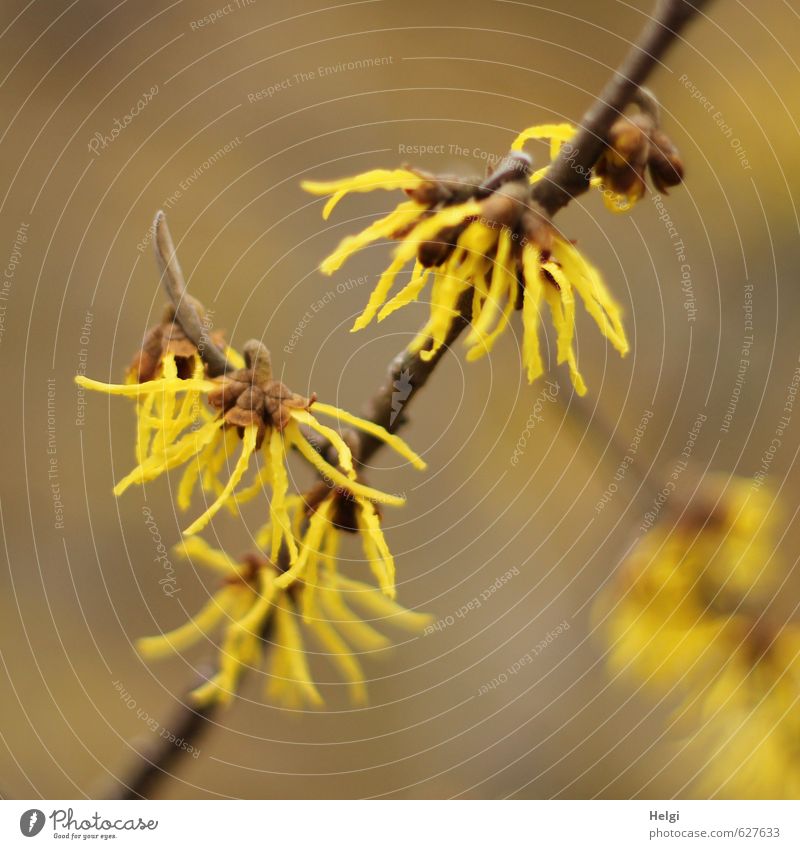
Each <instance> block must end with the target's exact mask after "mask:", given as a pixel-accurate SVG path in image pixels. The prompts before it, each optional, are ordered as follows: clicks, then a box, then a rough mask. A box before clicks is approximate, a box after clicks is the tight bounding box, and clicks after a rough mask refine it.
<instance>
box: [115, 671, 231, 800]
mask: <svg viewBox="0 0 800 849" xmlns="http://www.w3.org/2000/svg"><path fill="white" fill-rule="evenodd" d="M211 674H213V673H212V672H210V671H209V673H208V675H204V676H203V677H202V681H203V682H205V681H206V680H207V679H208V677H209V675H211ZM190 698H191V697H190V695H189V694H188V693H187V694H186V696H185V698H184V702H183V704H182V705H181V707H180V708H179V709H178V710H177V711H176V713H175V717H174V721H173V722H172V724H171V726H170V727H169V728H167V726H165V728H166V729H167V730H169V731H170V732H171V735H172V739H167V738H160V739H158V740H156V741H152V742H151V741H148V744H147V745H146V746H143V747H142V749H141V750H140V752H139V758H140V761H139V763H137V764H136V766H134V768H133V769H132V770H131V774H130V776H129V777H128V778H126V779H125V780H124V781H121V782H120V785H119V788H118V791H117V794H116V796H115V798H117V799H152V798H153V791H154V790H156V789H157V788H158V785H159V784H160V783H161V782H162V781H163V780H164V779H167V778H170V777H171V776H172V768H173V767H175V766H177V765H178V764H179V763H180V762H181V760H182V756H183V755H185V754H186V752H187V751H188V746H192V748H193V749H198V742H199V740H200V739H201V738H202V737H203V735H204V733H205V732H206V731H207V730H208V729H209V728H210V726H211V724H212V723H211V720H212V717H213V715H214V713H215V712H216V705H215V704H214V703H212V704H210V705H207V706H205V707H196V706H192V705H191V704H189V700H190Z"/></svg>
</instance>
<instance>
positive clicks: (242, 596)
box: [138, 537, 430, 708]
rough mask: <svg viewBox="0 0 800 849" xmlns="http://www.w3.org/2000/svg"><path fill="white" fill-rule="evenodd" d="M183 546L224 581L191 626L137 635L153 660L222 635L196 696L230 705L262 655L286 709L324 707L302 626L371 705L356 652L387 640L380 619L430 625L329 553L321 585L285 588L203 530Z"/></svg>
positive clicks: (268, 569) (260, 561)
mask: <svg viewBox="0 0 800 849" xmlns="http://www.w3.org/2000/svg"><path fill="white" fill-rule="evenodd" d="M176 551H177V552H178V553H179V554H180V555H182V556H184V557H188V558H191V559H192V560H193V561H195V562H197V563H201V564H202V565H204V566H207V567H209V568H211V569H212V570H214V571H215V572H217V573H218V574H219V575H220V576H221V578H222V580H223V586H222V588H221V589H220V590H218V591H217V592H216V593H215V594H214V595H213V596H212V598H211V599H210V600H209V602H208V603H207V604H206V605H205V606H204V607H203V608H202V609H201V610H200V611H199V612H198V613H197V614H196V615H195V616H194V617H193V618H192V619H190V620H189V621H188V622H187V623H186V624H185V625H182V626H181V627H180V628H176V629H175V630H174V631H170V632H169V633H166V634H163V635H161V636H158V637H147V638H145V639H142V640H139V641H138V648H139V651H140V652H141V653H142V654H143V655H144V656H145V657H146V658H148V659H156V658H161V657H166V656H169V655H171V654H172V653H173V652H180V651H183V650H185V649H187V648H189V647H190V646H193V645H196V644H198V643H200V642H202V641H205V640H211V639H212V635H213V634H214V633H217V632H221V633H222V639H221V644H220V645H219V648H218V650H219V671H218V672H217V673H216V674H215V675H214V676H213V677H212V678H211V679H210V680H208V681H207V682H206V683H205V684H203V685H201V686H200V687H198V688H197V689H196V690H195V691H194V693H193V697H194V699H195V701H196V702H197V703H198V704H200V705H206V704H209V703H211V702H219V703H222V704H226V703H229V702H230V701H231V700H232V698H233V696H234V695H235V692H236V688H237V685H238V681H239V678H240V676H241V674H242V672H243V671H245V670H246V669H247V668H248V667H254V666H256V665H258V664H260V663H262V660H265V666H266V671H267V674H268V678H267V686H266V694H267V698H269V699H270V700H271V701H273V702H276V703H278V704H280V705H282V706H284V707H287V708H303V707H306V706H309V707H318V706H320V705H322V704H323V699H322V696H321V695H320V693H319V690H318V689H317V686H316V684H315V683H314V680H313V678H312V674H311V670H310V668H309V662H308V654H309V652H308V649H307V648H306V645H305V641H304V637H303V633H304V632H305V633H307V634H308V635H309V636H311V637H312V639H313V640H314V641H315V642H316V643H317V644H318V645H319V647H320V648H321V650H322V651H321V653H322V654H323V655H324V656H325V657H326V659H327V660H328V661H329V662H330V663H332V664H333V665H334V667H335V668H336V670H337V672H338V673H339V675H340V676H341V677H342V678H343V679H344V681H345V682H346V683H347V686H348V690H349V694H350V698H351V700H352V701H353V702H354V703H355V704H365V703H366V701H367V690H366V684H365V680H364V672H363V669H362V667H361V663H360V661H359V659H358V657H357V653H362V652H363V653H373V652H377V651H380V650H382V649H385V648H387V647H388V646H389V645H390V640H389V639H388V638H387V637H385V636H384V635H383V634H381V633H380V632H379V631H377V630H376V629H375V627H374V623H375V622H376V621H377V622H380V623H381V624H384V623H385V624H389V625H392V626H395V627H398V628H400V629H403V630H405V631H408V632H410V633H417V632H419V631H420V630H421V629H422V628H424V627H425V625H426V624H428V623H429V622H430V617H429V616H426V615H423V614H420V613H414V612H412V611H409V610H406V609H405V608H403V607H401V606H400V605H398V604H396V603H395V602H394V601H391V600H390V599H388V598H386V597H385V596H384V595H383V594H382V593H381V592H380V591H379V590H377V589H375V588H374V587H370V586H368V585H367V584H363V583H361V582H359V581H354V580H350V579H348V578H345V577H342V576H341V575H339V574H337V572H336V570H335V567H334V564H333V563H332V562H331V561H330V560H329V559H328V557H327V556H326V557H323V558H322V559H321V561H320V563H319V564H318V565H319V568H318V569H317V570H316V571H315V575H314V584H311V583H310V582H309V581H303V582H294V583H292V584H291V586H289V587H284V586H282V582H281V581H280V577H281V570H280V569H279V568H277V567H276V566H275V565H273V563H272V562H271V561H270V560H268V559H267V558H265V557H263V556H262V555H258V554H250V555H247V556H245V557H243V558H241V560H239V561H234V560H233V559H231V558H230V557H229V556H228V555H227V554H225V553H224V552H222V551H219V550H217V549H213V548H211V547H210V546H209V545H208V544H207V543H205V542H204V541H203V540H202V539H200V538H199V537H191V538H189V539H187V540H185V541H184V542H183V543H181V544H180V545H178V546H177V547H176ZM351 605H352V607H351ZM353 608H355V610H358V611H359V612H358V613H357V612H355V610H354V609H353Z"/></svg>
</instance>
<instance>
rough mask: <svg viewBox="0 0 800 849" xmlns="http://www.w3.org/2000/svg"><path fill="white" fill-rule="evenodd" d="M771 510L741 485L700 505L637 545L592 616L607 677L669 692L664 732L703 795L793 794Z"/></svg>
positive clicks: (797, 716)
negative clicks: (687, 753)
mask: <svg viewBox="0 0 800 849" xmlns="http://www.w3.org/2000/svg"><path fill="white" fill-rule="evenodd" d="M774 522H775V512H774V505H773V499H772V497H771V495H770V494H769V492H768V491H767V490H766V489H764V488H761V487H756V486H754V485H753V482H752V481H750V480H746V479H733V480H728V481H723V480H721V479H715V478H711V479H708V480H707V481H706V482H705V486H704V487H703V492H702V494H701V496H700V498H699V499H698V500H695V502H694V503H693V504H692V505H690V506H689V507H687V508H686V509H685V510H684V511H683V512H682V514H681V515H680V517H679V518H677V519H676V520H675V521H674V522H670V521H667V520H665V521H663V522H661V523H660V524H659V525H657V526H656V527H655V528H653V529H652V530H651V531H650V532H648V534H647V536H646V537H644V539H643V540H642V541H641V542H640V543H638V544H637V546H636V547H635V549H634V550H633V552H632V553H631V555H630V556H629V558H628V560H627V561H626V562H625V563H624V564H623V566H622V567H621V569H620V572H619V574H618V576H617V578H616V580H615V582H614V583H613V584H612V585H611V586H610V588H609V589H608V590H607V591H606V592H605V594H604V596H603V597H602V598H601V599H600V600H599V601H598V603H597V605H596V607H595V617H596V621H597V625H598V627H599V628H600V629H601V630H602V631H603V632H604V633H605V634H606V636H607V639H608V643H609V658H610V664H611V667H612V669H613V670H614V671H615V672H617V673H629V674H633V676H635V678H636V680H638V681H639V682H641V684H642V685H643V686H644V687H646V688H647V689H651V690H653V691H654V692H655V693H660V694H662V695H666V694H670V696H674V695H675V694H679V696H680V702H679V706H678V708H677V710H676V715H675V722H674V725H675V727H677V728H685V729H688V731H687V740H686V745H687V746H690V747H691V748H692V749H693V750H696V752H697V757H698V758H699V759H700V760H701V761H704V762H705V768H704V770H703V773H702V777H701V779H700V783H699V786H698V788H697V790H698V792H700V793H701V794H702V795H704V796H708V795H724V796H732V797H741V796H746V797H753V796H756V797H763V798H782V797H786V798H797V797H798V794H800V628H798V627H797V626H796V625H793V624H782V625H776V624H774V623H773V621H772V619H771V617H770V615H769V614H768V613H765V610H764V608H765V605H764V603H763V602H764V599H765V597H766V595H767V591H768V590H769V589H771V588H772V587H773V585H774V582H775V579H776V574H777V573H778V572H779V571H780V569H779V567H777V566H776V560H775V554H774Z"/></svg>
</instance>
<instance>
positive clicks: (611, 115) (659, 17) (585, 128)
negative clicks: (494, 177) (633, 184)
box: [532, 0, 709, 215]
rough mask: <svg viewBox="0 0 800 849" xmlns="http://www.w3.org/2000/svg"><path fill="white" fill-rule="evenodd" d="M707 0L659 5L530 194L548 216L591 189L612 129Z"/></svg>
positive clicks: (680, 0) (675, 0)
mask: <svg viewBox="0 0 800 849" xmlns="http://www.w3.org/2000/svg"><path fill="white" fill-rule="evenodd" d="M708 2H709V0H659V2H658V3H657V4H656V8H655V11H654V13H653V15H652V17H651V18H650V20H649V21H648V22H647V24H646V25H645V27H644V29H643V30H642V31H641V33H640V34H639V38H638V40H637V41H636V44H634V46H633V47H632V48H631V49H630V51H629V52H628V55H627V56H626V57H625V58H624V59H623V61H622V64H621V65H620V66H619V68H617V70H616V71H615V72H614V75H613V76H612V77H611V79H610V80H609V81H608V82H607V83H606V85H605V88H604V89H603V91H602V92H601V93H600V95H599V96H598V97H597V99H596V100H595V101H594V103H593V104H592V105H591V106H590V107H589V109H588V110H587V112H586V114H585V115H584V116H583V119H582V120H581V125H580V129H579V130H578V133H577V135H576V136H575V138H574V139H573V140H572V141H571V142H569V143H567V144H565V145H564V146H563V147H562V148H561V152H560V153H559V155H558V157H557V158H556V160H555V161H554V162H553V164H552V165H551V166H550V168H549V169H548V171H547V173H546V174H545V176H544V178H543V179H542V180H540V181H539V182H538V183H537V184H536V185H535V186H534V188H533V193H532V194H533V199H534V200H535V201H537V202H538V203H539V205H540V206H542V207H543V208H544V209H545V211H546V212H548V213H549V214H550V215H554V214H555V213H556V212H558V210H559V209H561V208H562V207H564V206H566V205H567V204H568V203H569V202H570V200H572V198H574V197H577V196H578V195H580V194H583V192H585V191H587V190H588V189H589V179H590V177H591V174H592V168H593V167H594V165H595V163H596V162H597V160H598V159H599V158H600V155H601V154H602V153H603V149H604V147H605V145H606V139H607V138H608V131H609V130H610V129H611V125H612V124H613V123H614V121H615V120H616V119H617V118H618V117H619V115H620V114H621V113H622V111H623V110H624V109H625V108H626V107H627V106H628V105H629V104H631V103H632V102H634V101H635V100H636V98H637V96H638V92H639V89H640V87H641V86H642V85H643V84H644V82H645V81H646V80H647V78H648V77H649V76H650V74H651V73H652V71H653V69H654V68H655V66H656V65H657V64H658V63H659V62H660V61H661V57H662V56H663V55H664V53H665V52H666V51H667V48H668V47H669V46H670V45H671V44H672V43H673V42H674V41H675V40H676V39H677V38H678V36H679V35H680V32H681V30H682V29H683V28H684V27H685V26H686V24H687V23H689V21H690V20H691V19H692V18H693V17H695V15H696V14H697V13H698V12H699V11H700V9H701V8H702V7H703V6H705V5H706V4H707V3H708Z"/></svg>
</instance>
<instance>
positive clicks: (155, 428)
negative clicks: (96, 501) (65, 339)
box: [75, 340, 425, 563]
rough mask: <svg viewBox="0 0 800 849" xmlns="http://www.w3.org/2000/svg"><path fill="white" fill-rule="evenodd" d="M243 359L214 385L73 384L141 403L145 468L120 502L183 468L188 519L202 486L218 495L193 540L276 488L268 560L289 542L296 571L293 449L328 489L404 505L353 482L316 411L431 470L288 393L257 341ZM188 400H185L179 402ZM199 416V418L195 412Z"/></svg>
mask: <svg viewBox="0 0 800 849" xmlns="http://www.w3.org/2000/svg"><path fill="white" fill-rule="evenodd" d="M244 351H245V368H243V369H239V370H238V371H234V372H232V373H229V374H226V375H224V376H223V377H221V378H219V379H216V380H208V379H206V378H204V377H202V376H201V375H200V371H199V368H200V367H199V366H198V367H197V368H196V371H195V375H194V376H193V377H191V378H188V379H185V380H181V379H180V378H178V377H177V376H176V375H175V374H174V373H173V372H171V371H169V372H165V374H164V375H163V376H162V377H160V378H157V379H156V380H152V381H148V382H146V383H139V384H132V385H130V384H121V385H115V384H106V383H100V382H98V381H95V380H90V379H88V378H85V377H82V376H79V377H76V378H75V380H76V382H77V383H78V384H79V385H81V386H83V387H85V388H87V389H94V390H97V391H98V392H104V393H107V394H109V395H124V396H128V397H132V398H136V399H138V400H139V405H138V414H139V426H138V433H137V460H138V465H137V466H136V467H135V468H134V469H133V470H132V471H131V472H130V473H129V474H127V475H126V476H125V477H124V478H123V479H122V480H121V481H119V483H118V484H117V485H116V486H115V487H114V494H115V495H120V494H122V493H123V492H124V491H125V490H126V489H127V488H128V487H129V486H131V485H133V484H144V483H146V482H148V481H151V480H154V479H155V478H157V477H159V476H160V475H162V474H164V473H165V472H167V471H169V470H171V469H175V468H177V467H179V466H184V467H185V470H184V473H183V476H182V478H181V480H180V483H179V484H178V495H177V502H178V506H179V507H180V508H181V509H182V510H185V509H188V507H189V505H190V501H191V495H192V492H193V490H194V489H195V488H196V487H197V485H198V483H199V485H200V487H201V488H202V490H204V491H210V492H212V493H214V494H216V499H215V500H214V501H213V503H212V504H211V505H210V506H208V508H207V509H206V510H205V512H204V513H203V514H202V515H201V516H200V517H199V518H198V519H196V520H195V521H194V522H193V523H192V524H191V525H190V526H189V527H188V528H187V529H186V531H185V533H186V534H193V533H196V532H197V531H199V530H201V529H202V528H203V527H205V525H206V524H207V523H208V522H209V521H210V519H211V518H212V517H213V516H214V515H215V514H216V512H217V511H218V510H219V509H220V508H221V507H222V506H223V504H231V505H233V506H234V507H235V505H236V504H237V503H241V502H243V501H246V500H249V499H251V498H253V497H255V496H257V495H258V494H259V493H261V492H262V491H263V490H264V488H265V486H269V487H270V489H271V491H272V496H271V499H270V516H271V521H272V523H273V526H274V527H275V528H276V531H275V534H274V536H273V541H272V551H271V556H272V558H273V559H275V558H276V557H277V555H278V551H279V549H280V547H281V544H282V543H285V544H286V545H287V546H288V549H289V554H290V558H291V562H292V563H294V562H295V560H296V559H297V556H298V550H297V546H296V544H295V540H294V537H293V535H292V534H291V533H290V520H289V514H288V511H287V508H286V498H287V492H288V487H289V479H288V475H287V471H286V467H285V462H286V454H287V452H288V450H289V449H290V448H295V449H297V451H298V452H299V453H300V454H301V455H302V456H303V457H304V458H305V459H306V460H307V461H308V462H309V463H311V464H312V465H313V466H314V467H315V468H316V469H317V470H318V472H319V473H320V474H321V475H322V476H323V478H324V479H325V480H328V481H330V482H331V483H332V484H334V485H336V486H339V487H341V488H343V489H345V490H347V491H348V492H351V493H353V495H357V496H360V497H362V498H364V499H367V500H372V501H377V502H381V503H385V504H394V505H399V504H402V503H403V502H404V499H403V498H401V497H400V496H396V495H391V494H388V493H384V492H380V491H378V490H376V489H372V488H370V487H367V486H365V485H363V484H362V483H360V482H358V481H357V480H355V476H354V471H353V459H352V455H351V451H350V449H349V447H348V446H347V444H346V443H345V441H344V440H343V439H342V437H341V436H340V435H339V433H338V432H337V431H335V430H334V429H333V428H330V427H328V426H327V425H324V424H322V423H321V422H319V421H318V420H317V418H316V417H315V416H314V415H312V413H311V412H310V410H311V408H312V406H313V410H314V413H319V414H321V415H324V416H330V417H334V418H336V419H337V421H339V422H343V423H345V424H349V425H353V426H354V427H357V428H360V429H361V430H363V431H365V432H367V433H370V434H372V435H373V436H376V437H378V438H380V439H382V440H383V441H384V442H385V443H386V444H387V445H389V446H390V447H392V448H393V449H394V450H395V451H397V452H398V453H399V454H400V455H401V456H402V457H404V458H405V459H407V460H409V462H411V463H412V464H413V465H414V466H415V467H416V468H419V469H423V468H425V463H424V461H423V460H422V459H421V458H420V457H419V456H418V455H417V454H415V453H414V452H413V451H412V450H411V449H410V448H409V447H408V445H406V443H405V442H404V441H403V440H402V439H400V438H399V437H397V436H395V435H393V434H390V433H388V432H387V431H386V430H384V429H383V428H382V427H379V426H378V425H375V424H373V423H372V422H369V421H366V420H364V419H360V418H358V417H357V416H353V415H351V414H349V413H346V412H345V411H344V410H340V409H338V408H337V407H333V406H331V405H329V404H323V403H321V402H318V401H317V400H316V396H312V397H311V398H304V397H303V396H300V395H297V394H295V393H293V392H291V390H289V389H288V388H287V387H286V386H285V385H284V384H283V383H281V382H280V381H277V380H274V379H273V377H272V367H271V363H270V358H269V352H268V351H267V349H266V348H265V347H264V346H263V345H262V344H261V343H260V342H258V341H256V340H251V341H250V342H248V343H247V344H246V345H245V348H244ZM181 395H182V396H183V398H182V400H180V401H179V396H181ZM201 397H204V398H205V399H206V400H207V401H208V403H209V404H210V406H211V407H212V409H213V410H216V411H218V412H216V413H211V412H209V411H206V410H205V408H204V407H202V406H201V405H199V404H198V401H199V399H200V398H201ZM149 399H153V400H154V401H157V403H158V409H159V411H160V414H159V415H153V414H152V404H150V403H149ZM198 409H199V410H201V411H202V412H201V413H198ZM301 425H302V426H304V427H307V428H309V429H310V430H312V431H315V432H316V433H318V434H320V435H321V436H322V437H323V438H325V439H327V440H328V441H329V442H330V444H331V446H332V447H333V449H334V450H335V451H336V453H337V455H338V458H337V466H334V465H332V464H331V463H329V462H328V461H327V460H326V459H324V458H323V457H322V455H321V454H320V453H318V451H317V450H316V448H315V447H314V445H312V443H311V442H310V441H309V440H308V439H307V437H306V436H305V434H304V433H303V431H302V430H301ZM143 434H144V439H143ZM238 442H241V444H242V448H241V452H240V454H239V457H238V458H237V460H236V462H235V464H234V465H233V468H232V469H231V471H230V473H229V475H228V478H227V481H226V482H225V483H224V484H223V483H222V482H221V481H220V480H219V476H220V474H221V472H222V469H223V467H224V466H228V467H229V466H230V463H229V458H230V457H231V454H232V453H233V451H234V450H235V446H236V444H237V443H238ZM262 449H263V455H264V463H263V465H262V467H261V468H260V469H259V470H257V471H256V473H255V476H254V479H253V480H252V482H251V483H250V484H249V485H248V486H247V487H245V488H243V489H241V490H238V491H237V487H238V486H239V484H240V482H241V480H242V478H243V476H244V474H245V472H246V471H247V469H248V467H249V466H250V464H251V460H252V458H253V456H254V455H256V454H257V453H258V452H259V451H261V450H262Z"/></svg>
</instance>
